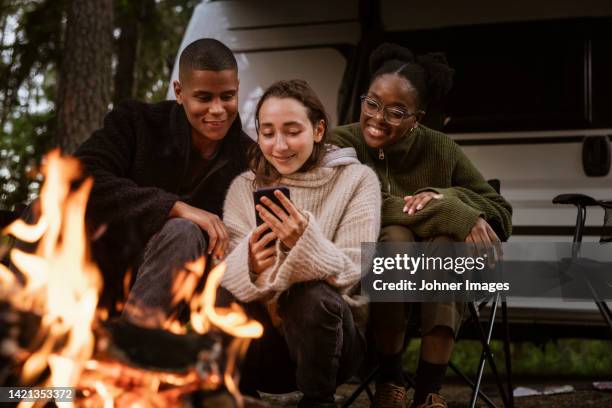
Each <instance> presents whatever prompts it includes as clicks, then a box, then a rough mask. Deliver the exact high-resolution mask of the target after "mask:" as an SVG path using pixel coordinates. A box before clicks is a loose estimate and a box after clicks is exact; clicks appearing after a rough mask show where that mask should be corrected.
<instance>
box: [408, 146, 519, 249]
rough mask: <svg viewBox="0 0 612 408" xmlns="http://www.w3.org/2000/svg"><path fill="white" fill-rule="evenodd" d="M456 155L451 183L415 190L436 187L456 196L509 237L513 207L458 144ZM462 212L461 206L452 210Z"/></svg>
mask: <svg viewBox="0 0 612 408" xmlns="http://www.w3.org/2000/svg"><path fill="white" fill-rule="evenodd" d="M456 155H457V162H456V165H455V167H454V169H453V176H452V177H453V179H452V185H453V186H452V187H448V188H435V187H428V188H425V189H421V190H419V191H417V192H416V193H418V192H421V191H435V192H437V193H439V194H443V195H444V197H447V198H451V199H452V198H456V199H458V200H459V201H460V202H461V203H462V204H465V205H466V206H468V207H470V208H472V209H474V210H476V211H478V212H479V213H480V215H481V216H482V217H483V218H484V219H485V220H486V221H487V222H488V223H489V224H491V226H492V227H493V229H494V230H495V232H496V233H497V234H498V235H499V238H500V239H502V240H506V239H508V237H510V235H511V234H512V207H511V206H510V204H509V203H508V202H507V201H506V200H505V199H504V198H503V197H502V196H501V195H499V194H497V192H496V191H495V190H494V189H493V187H491V185H490V184H489V183H488V182H487V181H486V180H485V179H484V177H483V176H482V175H481V174H480V172H479V171H478V169H476V167H475V166H474V164H473V163H472V162H471V161H470V159H469V158H468V157H467V156H466V155H465V153H463V151H462V150H461V149H460V148H459V147H458V146H457V147H456ZM461 212H462V207H461V206H458V207H457V208H456V209H455V211H453V213H454V214H455V215H459V216H461ZM474 221H475V220H474ZM472 225H473V224H472ZM467 234H469V230H468V231H467V233H466V236H467ZM464 238H465V237H464Z"/></svg>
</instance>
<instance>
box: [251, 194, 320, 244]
mask: <svg viewBox="0 0 612 408" xmlns="http://www.w3.org/2000/svg"><path fill="white" fill-rule="evenodd" d="M274 195H275V196H276V197H277V198H278V199H279V201H280V203H281V204H282V205H283V207H284V208H285V211H284V210H283V209H282V208H280V207H279V206H278V205H276V204H274V203H273V202H272V200H270V199H269V198H268V197H262V199H261V202H262V203H264V204H265V206H266V207H268V208H269V209H270V210H271V211H272V213H271V212H270V211H268V210H267V209H266V208H265V207H264V206H263V205H260V204H257V205H256V206H255V208H256V209H257V211H258V212H259V216H260V217H261V219H262V220H264V223H265V224H266V225H268V227H269V228H270V229H271V230H272V232H274V234H275V235H276V236H277V237H278V238H279V239H280V240H281V242H282V243H283V244H284V245H285V247H287V248H288V249H291V248H293V247H294V246H295V244H296V242H297V241H298V239H300V237H301V236H302V234H303V233H304V231H305V230H306V227H307V226H308V219H307V218H306V217H304V216H303V215H302V213H301V212H299V211H298V209H297V208H295V206H294V205H293V203H292V202H291V200H289V199H288V198H287V197H286V196H285V195H284V194H283V193H282V192H281V191H280V190H276V191H274ZM274 214H276V216H274ZM262 225H263V224H262Z"/></svg>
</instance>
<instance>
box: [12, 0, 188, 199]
mask: <svg viewBox="0 0 612 408" xmlns="http://www.w3.org/2000/svg"><path fill="white" fill-rule="evenodd" d="M197 3H199V1H198V0H0V210H3V209H4V210H10V209H12V208H14V206H15V205H17V204H19V203H26V202H28V201H29V200H31V199H32V198H33V197H35V196H36V194H37V193H38V189H39V187H40V179H39V177H40V176H39V175H38V166H39V165H40V160H41V159H42V157H43V155H44V153H45V152H47V151H48V150H50V149H51V148H53V147H55V146H59V147H61V148H62V150H63V151H64V152H66V153H71V152H73V151H74V149H75V148H76V146H78V145H79V144H80V143H81V142H82V141H83V140H85V139H86V138H87V137H88V136H89V135H90V134H91V132H92V131H93V130H95V129H97V128H98V127H100V125H101V124H102V120H103V117H104V115H105V114H106V112H108V110H109V109H110V108H112V107H113V106H115V105H116V104H117V103H119V102H121V101H122V100H125V99H140V100H144V101H148V102H154V101H160V100H163V99H165V96H166V91H167V86H168V79H169V78H170V73H171V72H172V67H173V64H174V61H175V58H176V54H177V51H178V48H179V46H180V42H181V38H182V36H183V33H184V31H185V28H186V27H187V24H188V23H189V19H190V17H191V14H192V12H193V9H194V7H195V6H196V5H197Z"/></svg>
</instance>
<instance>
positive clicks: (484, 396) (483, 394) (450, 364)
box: [448, 362, 497, 408]
mask: <svg viewBox="0 0 612 408" xmlns="http://www.w3.org/2000/svg"><path fill="white" fill-rule="evenodd" d="M448 366H449V367H450V368H451V370H453V371H454V372H455V374H457V375H458V376H459V377H461V378H462V379H463V381H465V382H466V383H467V384H468V385H469V386H470V388H472V390H475V388H476V385H474V382H473V381H472V380H470V379H469V378H468V376H466V375H465V374H463V373H462V372H461V370H459V368H457V366H456V365H455V364H453V363H452V362H449V363H448ZM478 395H479V396H480V398H482V400H483V401H484V402H485V403H486V404H487V405H488V406H489V407H491V408H497V405H495V403H494V402H493V401H491V399H490V398H489V397H488V396H487V395H486V394H485V393H484V392H482V390H480V389H478Z"/></svg>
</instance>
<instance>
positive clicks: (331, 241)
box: [221, 162, 381, 302]
mask: <svg viewBox="0 0 612 408" xmlns="http://www.w3.org/2000/svg"><path fill="white" fill-rule="evenodd" d="M332 165H333V164H332ZM253 179H254V175H253V173H252V172H250V171H249V172H246V173H243V174H241V175H240V176H238V177H237V178H236V179H235V180H234V181H233V183H232V185H231V186H230V189H229V191H228V193H227V197H226V199H225V205H224V213H223V214H224V216H223V221H224V222H225V225H226V226H227V229H228V231H229V234H230V254H229V255H228V257H227V259H226V263H227V270H226V272H225V275H224V276H223V280H222V283H221V285H222V286H223V287H225V288H226V289H228V290H229V291H230V292H231V293H232V294H233V295H234V296H236V298H238V299H239V300H241V301H243V302H250V301H253V300H269V299H272V298H273V297H275V296H276V295H278V294H280V293H281V292H283V291H285V290H287V289H288V288H289V287H290V286H291V285H293V284H295V283H298V282H304V281H312V280H324V281H326V282H328V283H329V284H330V285H332V286H335V287H337V288H338V289H339V290H340V291H341V293H343V294H346V293H347V292H348V291H349V289H350V288H351V287H352V286H353V285H355V284H356V283H358V282H359V280H360V277H361V266H360V265H361V262H360V261H361V259H360V258H361V256H360V255H361V248H360V244H361V242H375V241H376V240H377V238H378V233H379V229H380V205H381V197H380V184H379V181H378V178H377V177H376V174H375V173H374V172H373V171H372V170H371V169H369V168H368V167H367V166H364V165H361V164H357V163H354V162H352V163H351V164H346V163H339V164H338V163H337V164H336V166H335V167H318V168H316V169H314V170H311V171H309V172H306V173H294V174H291V175H289V176H285V177H283V178H282V179H281V180H280V182H279V184H280V185H285V186H287V187H288V188H289V190H290V194H291V201H292V202H293V204H294V205H295V206H296V207H297V208H298V209H299V210H301V211H302V212H303V213H304V214H306V216H307V218H308V226H307V227H306V230H305V231H304V233H303V234H302V236H301V237H300V239H299V240H298V241H297V243H296V245H295V246H294V247H293V248H292V249H291V250H290V251H289V252H288V253H284V252H283V251H281V250H280V245H279V243H278V242H277V246H276V247H277V261H276V263H275V265H274V266H272V267H270V268H268V269H267V270H265V271H264V272H263V273H261V274H260V275H259V276H256V277H255V279H254V280H252V279H251V275H250V274H249V272H250V271H249V238H250V236H251V233H252V231H253V230H254V229H255V227H256V225H255V207H254V203H253V194H252V193H253V190H254V188H253Z"/></svg>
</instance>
